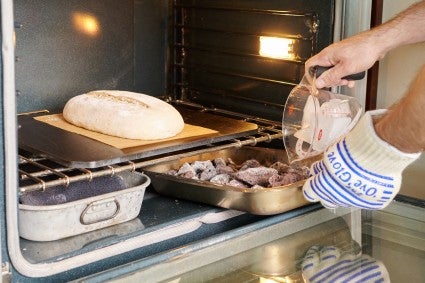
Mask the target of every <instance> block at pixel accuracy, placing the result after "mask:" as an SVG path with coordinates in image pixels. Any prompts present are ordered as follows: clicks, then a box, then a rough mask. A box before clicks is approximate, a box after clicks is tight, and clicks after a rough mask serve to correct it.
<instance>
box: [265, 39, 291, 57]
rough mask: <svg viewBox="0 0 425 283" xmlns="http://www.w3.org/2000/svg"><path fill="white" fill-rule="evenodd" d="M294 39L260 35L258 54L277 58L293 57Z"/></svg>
mask: <svg viewBox="0 0 425 283" xmlns="http://www.w3.org/2000/svg"><path fill="white" fill-rule="evenodd" d="M293 47H294V40H292V39H289V38H283V37H271V36H260V52H259V53H260V55H261V56H264V57H270V58H277V59H293V58H294V49H293Z"/></svg>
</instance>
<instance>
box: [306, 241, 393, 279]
mask: <svg viewBox="0 0 425 283" xmlns="http://www.w3.org/2000/svg"><path fill="white" fill-rule="evenodd" d="M301 270H302V275H303V278H304V281H305V282H311V283H315V282H320V283H326V282H345V283H350V282H390V278H389V275H388V271H387V269H386V268H385V266H384V264H383V263H382V262H380V261H378V260H375V259H373V258H372V257H370V256H368V255H353V254H341V251H340V250H339V249H338V248H336V247H333V246H325V247H322V246H313V247H311V248H310V249H309V250H308V251H307V253H306V255H305V257H304V259H303V261H302V264H301Z"/></svg>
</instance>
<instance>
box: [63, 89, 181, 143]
mask: <svg viewBox="0 0 425 283" xmlns="http://www.w3.org/2000/svg"><path fill="white" fill-rule="evenodd" d="M63 116H64V118H65V120H67V121H68V122H69V123H71V124H74V125H76V126H79V127H83V128H85V129H88V130H92V131H96V132H100V133H103V134H107V135H112V136H118V137H122V138H129V139H144V140H155V139H165V138H170V137H173V136H175V135H177V134H178V133H180V132H181V131H182V130H183V127H184V121H183V118H182V116H181V115H180V113H179V112H178V111H177V110H176V109H175V108H174V107H173V106H172V105H170V104H168V103H166V102H165V101H163V100H160V99H158V98H155V97H153V96H149V95H146V94H142V93H135V92H129V91H118V90H99V91H92V92H89V93H86V94H82V95H78V96H75V97H73V98H71V99H70V100H69V101H68V102H67V103H66V105H65V107H64V110H63Z"/></svg>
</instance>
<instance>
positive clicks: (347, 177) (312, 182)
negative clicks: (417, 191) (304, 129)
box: [303, 110, 420, 209]
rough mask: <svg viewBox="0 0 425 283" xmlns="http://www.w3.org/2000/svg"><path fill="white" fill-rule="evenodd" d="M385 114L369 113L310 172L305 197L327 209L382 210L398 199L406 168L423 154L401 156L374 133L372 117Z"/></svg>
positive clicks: (382, 111) (380, 111)
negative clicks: (403, 172)
mask: <svg viewBox="0 0 425 283" xmlns="http://www.w3.org/2000/svg"><path fill="white" fill-rule="evenodd" d="M384 112H385V110H375V111H369V112H366V113H365V115H364V116H363V117H362V118H361V119H360V121H359V123H358V124H357V125H356V126H355V127H354V129H353V130H352V131H351V132H350V133H348V134H347V135H346V136H345V137H344V138H342V139H340V140H339V141H338V142H337V143H335V144H334V145H332V146H330V147H329V148H328V149H327V150H326V151H325V153H324V155H323V159H322V160H321V161H318V162H316V163H314V164H313V165H312V166H311V168H310V174H311V175H312V176H311V177H310V178H309V179H307V181H306V182H305V184H304V187H303V193H304V197H305V198H306V199H307V200H308V201H311V202H318V201H320V202H321V203H322V204H323V205H324V206H325V207H327V208H336V207H349V206H354V207H358V208H364V209H381V208H384V207H385V206H387V205H388V204H389V203H390V202H391V200H392V199H393V198H394V197H395V196H396V194H397V193H398V191H399V189H400V185H401V174H402V171H403V170H404V168H406V167H407V166H408V165H409V164H410V163H412V162H413V161H414V160H416V159H417V158H418V157H419V155H420V153H414V154H408V153H404V152H401V151H400V150H398V149H396V148H395V147H393V146H392V145H390V144H388V143H386V142H385V141H383V140H381V139H380V138H379V137H378V136H377V135H376V133H375V129H374V126H373V122H372V116H375V115H382V114H383V113H384Z"/></svg>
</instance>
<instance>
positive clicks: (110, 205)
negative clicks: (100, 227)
mask: <svg viewBox="0 0 425 283" xmlns="http://www.w3.org/2000/svg"><path fill="white" fill-rule="evenodd" d="M119 212H120V203H119V202H118V201H117V200H116V199H115V198H108V199H103V200H98V201H94V202H92V203H90V204H88V205H87V207H86V208H85V209H84V210H83V212H82V213H81V215H80V223H81V224H83V225H90V224H94V223H97V222H102V221H106V220H110V219H113V218H115V216H117V215H118V213H119Z"/></svg>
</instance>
